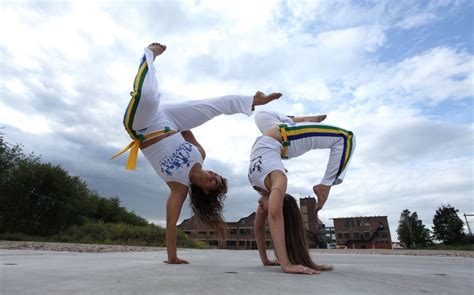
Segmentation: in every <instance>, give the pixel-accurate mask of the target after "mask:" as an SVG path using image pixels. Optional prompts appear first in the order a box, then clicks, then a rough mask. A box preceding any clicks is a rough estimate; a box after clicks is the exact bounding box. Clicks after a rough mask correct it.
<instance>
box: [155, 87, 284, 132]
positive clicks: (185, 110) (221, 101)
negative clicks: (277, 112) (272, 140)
mask: <svg viewBox="0 0 474 295" xmlns="http://www.w3.org/2000/svg"><path fill="white" fill-rule="evenodd" d="M279 97H281V93H272V94H269V95H265V94H263V93H262V92H257V93H256V94H255V96H240V95H227V96H222V97H216V98H209V99H203V100H191V101H187V102H184V103H179V104H166V105H163V106H162V111H163V112H164V113H165V114H166V116H167V117H168V119H169V120H171V121H172V122H173V123H174V124H175V125H176V126H177V127H178V129H179V131H186V130H190V129H193V128H196V127H198V126H200V125H202V124H204V123H205V122H207V121H209V120H211V119H212V118H214V117H216V116H219V115H222V114H224V115H233V114H239V113H241V114H246V115H248V116H250V115H251V114H252V110H253V108H254V107H255V106H257V105H263V104H266V103H269V102H270V101H273V100H275V99H278V98H279Z"/></svg>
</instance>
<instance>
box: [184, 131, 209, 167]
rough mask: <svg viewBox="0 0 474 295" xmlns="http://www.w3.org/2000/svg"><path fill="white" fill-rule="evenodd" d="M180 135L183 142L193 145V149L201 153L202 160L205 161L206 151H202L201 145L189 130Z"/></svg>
mask: <svg viewBox="0 0 474 295" xmlns="http://www.w3.org/2000/svg"><path fill="white" fill-rule="evenodd" d="M181 134H182V135H183V137H184V140H186V141H187V142H189V143H191V144H193V145H194V146H195V147H197V149H198V150H199V152H200V153H201V156H202V159H203V160H205V159H206V151H205V150H204V148H203V147H202V145H201V144H200V143H199V142H198V141H197V139H196V137H194V134H193V133H192V132H191V130H187V131H182V132H181Z"/></svg>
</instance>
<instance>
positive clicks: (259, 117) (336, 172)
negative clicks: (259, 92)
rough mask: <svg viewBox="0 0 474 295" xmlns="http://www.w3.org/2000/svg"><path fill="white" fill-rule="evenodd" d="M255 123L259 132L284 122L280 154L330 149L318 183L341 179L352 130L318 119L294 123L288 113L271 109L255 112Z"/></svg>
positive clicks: (290, 155) (352, 141) (352, 142)
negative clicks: (324, 168)
mask: <svg viewBox="0 0 474 295" xmlns="http://www.w3.org/2000/svg"><path fill="white" fill-rule="evenodd" d="M255 123H256V124H257V126H258V128H259V129H260V130H261V131H262V132H265V131H266V130H268V129H270V128H278V125H280V124H284V127H283V128H280V133H281V134H282V145H283V147H282V157H283V158H287V159H290V158H296V157H298V156H301V155H303V154H304V153H306V152H308V151H310V150H314V149H330V154H329V160H328V163H327V165H326V171H325V173H324V178H323V179H322V181H321V183H322V184H324V185H337V184H339V183H342V181H343V179H344V176H345V174H346V171H347V168H348V166H349V163H350V160H351V159H352V154H353V152H354V149H355V136H354V135H353V133H352V132H350V131H347V130H344V129H342V128H339V127H335V126H331V125H327V124H322V123H312V122H310V123H295V122H293V120H291V118H289V117H288V116H285V115H283V114H280V113H275V112H259V113H257V114H256V115H255Z"/></svg>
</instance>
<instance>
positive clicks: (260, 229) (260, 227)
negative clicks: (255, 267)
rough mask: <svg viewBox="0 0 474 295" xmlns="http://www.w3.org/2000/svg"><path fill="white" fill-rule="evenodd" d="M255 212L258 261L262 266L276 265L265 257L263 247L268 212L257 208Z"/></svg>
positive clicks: (265, 248) (276, 263)
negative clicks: (259, 260)
mask: <svg viewBox="0 0 474 295" xmlns="http://www.w3.org/2000/svg"><path fill="white" fill-rule="evenodd" d="M256 212H257V215H256V216H255V225H254V230H255V240H256V241H257V248H258V254H260V259H261V260H262V263H263V265H278V262H276V261H271V260H269V259H268V256H267V247H266V245H265V221H266V220H267V214H268V211H265V210H263V209H262V208H261V207H260V206H258V207H257V210H256Z"/></svg>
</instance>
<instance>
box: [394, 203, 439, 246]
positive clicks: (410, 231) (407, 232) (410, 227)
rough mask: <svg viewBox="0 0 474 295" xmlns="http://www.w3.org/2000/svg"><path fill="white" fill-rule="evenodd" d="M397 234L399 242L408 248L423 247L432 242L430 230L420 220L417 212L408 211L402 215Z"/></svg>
mask: <svg viewBox="0 0 474 295" xmlns="http://www.w3.org/2000/svg"><path fill="white" fill-rule="evenodd" d="M397 234H398V240H399V241H400V242H401V243H403V244H404V245H405V247H407V248H416V247H420V246H421V247H422V246H425V245H426V244H427V243H430V242H431V240H430V231H429V229H426V228H425V225H424V224H423V222H422V221H421V220H419V219H418V214H417V213H416V212H413V213H410V210H408V209H405V210H403V211H402V213H401V214H400V220H399V222H398V229H397Z"/></svg>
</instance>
